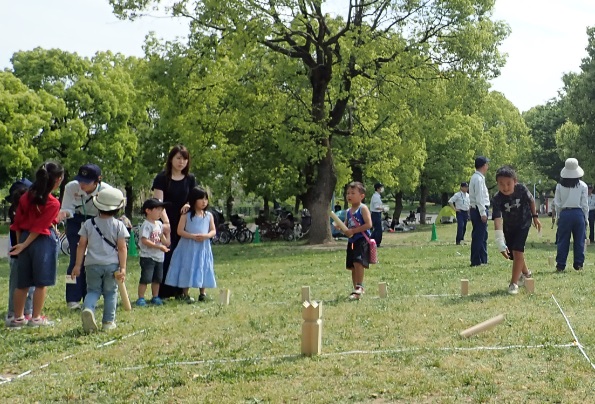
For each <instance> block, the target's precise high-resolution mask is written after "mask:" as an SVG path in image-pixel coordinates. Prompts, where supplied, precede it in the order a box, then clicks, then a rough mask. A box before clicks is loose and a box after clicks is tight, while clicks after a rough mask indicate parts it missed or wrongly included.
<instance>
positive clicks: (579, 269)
mask: <svg viewBox="0 0 595 404" xmlns="http://www.w3.org/2000/svg"><path fill="white" fill-rule="evenodd" d="M572 267H573V268H574V270H575V271H581V270H582V269H583V266H582V265H578V264H575V265H573V266H572Z"/></svg>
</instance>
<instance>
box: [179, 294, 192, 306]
mask: <svg viewBox="0 0 595 404" xmlns="http://www.w3.org/2000/svg"><path fill="white" fill-rule="evenodd" d="M181 300H182V301H184V302H186V303H188V304H192V303H194V298H193V297H190V296H189V295H182V297H181Z"/></svg>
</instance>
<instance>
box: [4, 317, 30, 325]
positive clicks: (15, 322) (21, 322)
mask: <svg viewBox="0 0 595 404" xmlns="http://www.w3.org/2000/svg"><path fill="white" fill-rule="evenodd" d="M27 323H29V320H27V319H26V318H25V317H22V318H16V317H13V318H12V320H10V323H9V324H8V326H9V327H10V328H21V327H23V326H25V325H27Z"/></svg>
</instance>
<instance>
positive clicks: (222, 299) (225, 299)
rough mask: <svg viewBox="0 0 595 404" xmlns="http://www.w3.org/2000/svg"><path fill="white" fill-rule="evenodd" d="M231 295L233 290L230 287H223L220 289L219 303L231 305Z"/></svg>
mask: <svg viewBox="0 0 595 404" xmlns="http://www.w3.org/2000/svg"><path fill="white" fill-rule="evenodd" d="M230 296H231V291H230V290H229V289H221V290H220V291H219V303H220V304H222V305H223V306H228V305H229V297H230Z"/></svg>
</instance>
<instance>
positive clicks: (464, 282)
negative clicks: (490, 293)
mask: <svg viewBox="0 0 595 404" xmlns="http://www.w3.org/2000/svg"><path fill="white" fill-rule="evenodd" d="M468 295H469V279H461V296H468Z"/></svg>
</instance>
